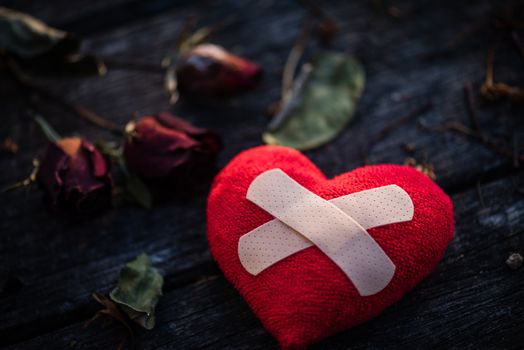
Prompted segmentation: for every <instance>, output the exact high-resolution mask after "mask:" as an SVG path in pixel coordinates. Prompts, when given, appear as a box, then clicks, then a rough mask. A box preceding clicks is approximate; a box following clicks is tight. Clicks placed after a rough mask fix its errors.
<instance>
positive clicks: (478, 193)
mask: <svg viewBox="0 0 524 350" xmlns="http://www.w3.org/2000/svg"><path fill="white" fill-rule="evenodd" d="M476 187H477V196H478V197H479V202H480V206H481V207H482V208H486V203H485V202H484V196H483V195H482V187H481V185H480V180H479V181H477V186H476Z"/></svg>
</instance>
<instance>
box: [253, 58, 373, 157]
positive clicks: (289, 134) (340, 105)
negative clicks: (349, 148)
mask: <svg viewBox="0 0 524 350" xmlns="http://www.w3.org/2000/svg"><path fill="white" fill-rule="evenodd" d="M364 81H365V73H364V69H363V68H362V66H361V65H360V63H359V62H358V61H357V60H356V59H355V58H354V57H352V56H348V55H345V54H341V53H324V54H322V55H320V56H319V57H318V58H317V60H315V61H314V62H313V66H312V68H310V66H309V65H307V64H306V65H304V66H303V68H302V72H301V73H300V75H299V77H298V78H297V79H296V80H295V83H294V88H293V95H292V96H291V98H290V100H289V102H288V103H287V104H286V105H285V106H284V108H283V109H282V110H281V111H280V113H279V114H278V115H277V116H276V117H275V118H274V119H273V121H272V122H271V124H270V125H269V127H268V130H267V131H266V132H265V133H264V135H263V136H262V138H263V140H264V142H266V143H267V144H278V145H284V146H290V147H294V148H296V149H300V150H307V149H311V148H315V147H318V146H320V145H323V144H325V143H326V142H328V141H330V140H332V139H333V138H334V137H335V136H336V135H337V134H338V133H339V132H340V131H341V130H342V129H343V128H344V127H345V126H346V125H347V123H348V122H349V121H350V120H351V119H352V117H353V115H354V114H355V111H356V109H357V103H358V100H359V98H360V96H361V94H362V91H363V89H364Z"/></svg>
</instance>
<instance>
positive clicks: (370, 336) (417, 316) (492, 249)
mask: <svg viewBox="0 0 524 350" xmlns="http://www.w3.org/2000/svg"><path fill="white" fill-rule="evenodd" d="M514 180H515V179H514ZM519 181H520V182H519ZM522 185H524V181H522V179H520V180H518V179H517V180H516V181H512V180H511V179H503V180H497V181H495V182H492V183H489V184H486V185H484V186H483V187H482V193H483V195H484V201H485V203H484V204H485V205H486V207H482V204H481V202H480V201H479V198H478V193H477V191H476V190H469V191H467V192H465V193H460V194H457V195H455V196H453V197H452V199H453V203H454V205H455V220H456V223H457V225H456V232H455V236H454V239H453V241H452V243H451V244H450V246H449V248H448V250H447V252H446V254H445V256H444V258H443V260H442V262H441V264H440V265H439V267H438V268H437V269H436V271H435V272H434V273H433V274H431V275H430V276H429V277H428V278H427V279H426V280H425V281H423V282H422V283H421V284H420V285H419V286H417V287H416V288H415V289H414V290H413V291H412V292H410V293H408V294H407V295H406V296H405V297H404V298H403V299H402V300H401V301H400V302H399V303H398V304H396V305H394V306H392V307H391V308H389V309H387V310H386V311H385V312H384V313H383V314H382V315H381V316H379V317H378V318H376V319H374V320H372V321H370V322H368V323H366V324H364V325H361V326H359V327H356V328H354V329H352V330H349V331H346V332H343V333H342V334H339V335H336V336H334V337H332V338H329V339H327V340H325V341H323V342H321V343H319V344H317V345H316V346H315V347H314V348H315V349H345V348H348V347H350V348H351V349H384V348H407V349H420V348H421V347H425V346H428V347H430V348H446V349H448V348H465V349H473V348H479V346H480V347H481V348H482V349H514V348H519V347H520V346H521V345H522V344H524V336H523V333H522V331H524V326H523V325H522V323H521V322H520V320H519V318H518V315H519V314H521V313H522V312H524V303H523V302H522V301H521V300H522V298H523V296H524V290H523V289H522V278H523V274H524V270H517V271H513V270H510V269H509V268H508V267H507V266H506V264H505V263H504V261H505V259H506V258H507V256H508V255H509V253H510V252H512V251H514V250H515V249H518V248H519V247H522V245H523V244H524V234H523V233H524V232H523V231H524V230H523V227H522V220H523V219H524V196H523V195H522V194H520V193H518V192H517V191H515V188H516V187H515V186H522ZM100 327H101V324H98V325H93V326H92V328H88V329H87V330H83V329H82V323H77V324H73V325H70V326H68V327H65V328H63V329H60V330H58V331H55V332H51V333H49V334H46V335H43V336H39V337H36V338H35V339H32V340H30V341H28V342H25V343H21V344H17V345H16V346H13V347H11V348H13V349H14V348H17V347H26V348H40V347H42V346H44V345H47V346H50V347H52V348H64V347H66V346H68V344H70V343H71V342H72V341H74V342H75V349H90V348H101V349H102V348H104V349H105V348H111V347H112V346H116V344H118V342H119V340H120V337H121V334H120V333H119V331H118V328H117V327H109V328H100ZM138 339H139V342H140V344H141V346H142V347H143V348H146V349H150V348H164V349H173V348H177V349H178V348H183V349H186V348H191V349H193V348H218V349H222V348H224V349H272V348H276V344H275V342H274V340H273V339H272V338H271V337H270V336H269V335H268V334H267V333H266V332H265V331H264V330H263V328H262V326H261V325H260V324H259V322H258V321H257V320H256V319H255V317H254V316H253V315H252V313H251V312H250V311H249V309H248V307H247V306H246V305H245V303H244V302H243V301H242V299H241V298H240V296H238V294H237V293H236V292H235V291H234V289H233V287H231V286H230V285H229V284H228V283H227V282H226V281H225V280H224V278H223V277H222V275H221V274H220V273H217V274H216V275H215V274H210V275H209V276H208V277H206V278H204V279H202V280H200V281H197V282H195V283H193V284H190V285H188V286H185V287H182V288H176V289H174V290H172V291H170V292H168V293H166V294H165V296H164V297H163V298H162V300H161V302H160V304H159V306H158V325H157V328H155V330H154V331H151V332H148V331H141V330H140V331H138Z"/></svg>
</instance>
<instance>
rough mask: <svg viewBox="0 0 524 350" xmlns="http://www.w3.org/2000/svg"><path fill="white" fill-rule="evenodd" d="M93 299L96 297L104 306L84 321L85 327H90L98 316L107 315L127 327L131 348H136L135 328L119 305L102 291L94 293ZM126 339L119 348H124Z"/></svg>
mask: <svg viewBox="0 0 524 350" xmlns="http://www.w3.org/2000/svg"><path fill="white" fill-rule="evenodd" d="M93 299H95V300H96V301H97V302H98V303H99V304H100V305H102V306H103V307H104V308H103V309H102V310H98V311H97V312H96V314H95V315H94V316H93V317H91V318H90V319H89V320H87V321H86V322H85V323H84V329H85V328H87V327H89V326H90V325H91V323H93V321H95V320H96V319H97V318H98V317H100V316H106V317H108V318H109V319H111V320H115V321H117V322H119V323H120V324H121V325H122V326H123V327H124V328H125V330H126V331H127V335H128V336H129V342H130V345H131V348H134V344H135V334H134V333H133V330H132V329H131V327H130V326H129V324H128V323H127V319H126V317H125V316H124V314H123V313H122V312H121V311H120V309H119V308H118V306H117V305H116V304H115V303H114V302H113V301H111V300H109V298H107V297H106V296H105V295H103V294H100V293H93ZM125 340H126V339H125V338H124V339H123V340H122V342H121V343H120V345H119V347H118V348H119V349H121V348H123V345H124V342H125Z"/></svg>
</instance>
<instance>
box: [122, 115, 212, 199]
mask: <svg viewBox="0 0 524 350" xmlns="http://www.w3.org/2000/svg"><path fill="white" fill-rule="evenodd" d="M130 135H131V136H130V137H129V138H128V140H127V142H126V144H125V147H124V155H125V159H126V164H127V167H128V168H129V170H131V171H133V172H134V173H136V174H137V175H139V176H140V177H142V178H143V179H145V180H146V181H147V180H149V181H148V182H149V183H150V184H160V185H170V186H174V187H175V188H176V189H178V190H181V189H191V188H193V187H194V185H198V183H199V182H200V181H201V180H202V179H203V178H205V177H207V176H208V175H209V174H210V173H211V170H213V169H214V161H215V159H216V157H217V155H218V152H219V150H220V147H221V142H220V138H219V136H218V135H217V134H215V133H213V132H211V131H209V130H206V129H201V128H197V127H195V126H193V125H191V124H190V123H188V122H187V121H185V120H183V119H181V118H178V117H175V116H173V115H171V114H169V113H160V114H159V115H158V116H145V117H142V118H141V119H140V120H139V121H138V122H137V123H136V124H135V125H134V126H133V127H132V130H131V133H130Z"/></svg>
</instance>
